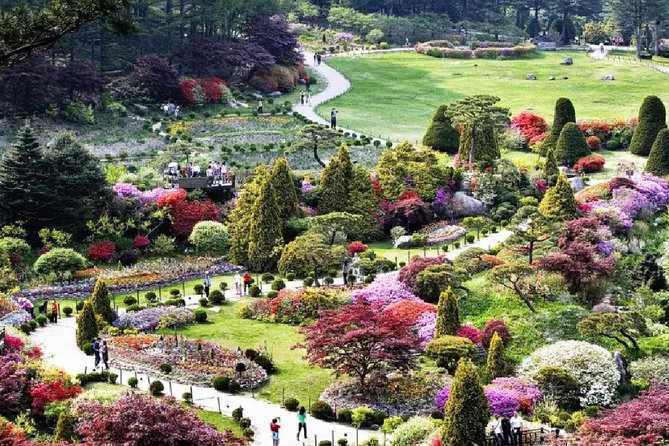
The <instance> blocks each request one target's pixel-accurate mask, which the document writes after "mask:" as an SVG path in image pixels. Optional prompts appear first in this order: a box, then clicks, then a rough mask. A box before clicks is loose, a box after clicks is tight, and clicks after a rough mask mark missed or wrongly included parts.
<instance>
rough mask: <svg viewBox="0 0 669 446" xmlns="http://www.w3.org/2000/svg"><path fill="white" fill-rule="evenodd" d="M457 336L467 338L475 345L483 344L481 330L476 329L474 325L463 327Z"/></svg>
mask: <svg viewBox="0 0 669 446" xmlns="http://www.w3.org/2000/svg"><path fill="white" fill-rule="evenodd" d="M455 336H460V337H461V338H467V339H469V340H470V341H472V342H473V343H474V344H480V343H481V330H479V329H478V328H476V327H474V326H473V325H463V326H462V327H460V328H459V329H458V331H457V333H455Z"/></svg>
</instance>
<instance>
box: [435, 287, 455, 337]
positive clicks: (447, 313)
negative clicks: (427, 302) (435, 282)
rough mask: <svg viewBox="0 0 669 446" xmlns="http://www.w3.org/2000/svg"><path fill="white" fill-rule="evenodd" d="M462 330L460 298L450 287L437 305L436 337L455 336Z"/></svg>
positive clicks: (441, 295) (440, 296) (440, 297)
mask: <svg viewBox="0 0 669 446" xmlns="http://www.w3.org/2000/svg"><path fill="white" fill-rule="evenodd" d="M459 329H460V310H459V309H458V298H457V297H456V295H455V293H454V292H453V290H452V289H451V287H450V286H449V287H448V289H447V290H446V291H444V292H442V293H441V294H440V295H439V302H438V303H437V324H436V326H435V327H434V337H435V338H438V337H440V336H446V335H455V333H457V331H458V330H459Z"/></svg>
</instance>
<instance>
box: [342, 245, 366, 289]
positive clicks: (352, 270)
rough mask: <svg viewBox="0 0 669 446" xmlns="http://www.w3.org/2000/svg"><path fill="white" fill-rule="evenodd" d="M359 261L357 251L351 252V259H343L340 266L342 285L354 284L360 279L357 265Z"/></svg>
mask: <svg viewBox="0 0 669 446" xmlns="http://www.w3.org/2000/svg"><path fill="white" fill-rule="evenodd" d="M359 262H360V256H359V255H358V253H357V252H356V253H355V254H353V258H352V259H346V260H344V265H343V266H342V276H343V277H344V285H349V284H355V283H358V282H360V281H362V277H361V276H362V275H361V274H360V268H359V266H358V264H359Z"/></svg>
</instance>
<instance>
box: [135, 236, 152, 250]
mask: <svg viewBox="0 0 669 446" xmlns="http://www.w3.org/2000/svg"><path fill="white" fill-rule="evenodd" d="M134 244H135V248H137V249H146V248H148V247H149V246H150V245H151V240H149V238H148V237H146V236H144V235H138V236H136V237H135V241H134Z"/></svg>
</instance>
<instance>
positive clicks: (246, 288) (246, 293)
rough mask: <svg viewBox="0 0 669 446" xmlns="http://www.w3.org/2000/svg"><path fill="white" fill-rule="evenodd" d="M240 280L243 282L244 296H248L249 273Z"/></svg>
mask: <svg viewBox="0 0 669 446" xmlns="http://www.w3.org/2000/svg"><path fill="white" fill-rule="evenodd" d="M242 280H243V281H244V295H245V296H248V295H249V288H251V273H250V272H248V271H246V272H245V273H244V276H242Z"/></svg>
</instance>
